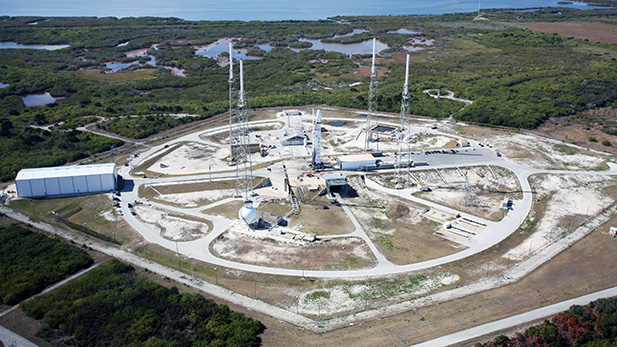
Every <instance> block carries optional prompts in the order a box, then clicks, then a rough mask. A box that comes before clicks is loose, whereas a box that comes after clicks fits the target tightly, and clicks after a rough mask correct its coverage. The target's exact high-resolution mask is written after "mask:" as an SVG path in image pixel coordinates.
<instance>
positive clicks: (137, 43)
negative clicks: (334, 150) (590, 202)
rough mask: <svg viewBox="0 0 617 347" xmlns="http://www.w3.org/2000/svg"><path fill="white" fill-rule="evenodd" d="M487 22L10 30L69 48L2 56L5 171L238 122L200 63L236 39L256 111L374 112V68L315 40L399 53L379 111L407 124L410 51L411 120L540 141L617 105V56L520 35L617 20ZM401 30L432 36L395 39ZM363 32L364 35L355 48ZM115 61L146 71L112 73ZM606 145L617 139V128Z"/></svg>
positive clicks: (394, 20) (595, 14)
mask: <svg viewBox="0 0 617 347" xmlns="http://www.w3.org/2000/svg"><path fill="white" fill-rule="evenodd" d="M474 15H475V14H470V13H469V14H446V15H441V16H383V17H382V16H379V17H337V18H332V19H329V20H319V21H279V22H262V21H252V22H240V21H212V22H209V21H185V20H182V19H178V18H152V17H144V18H122V19H117V18H113V17H106V18H94V17H88V18H86V17H64V18H39V17H5V18H4V20H3V21H0V42H17V43H20V44H65V45H69V47H68V48H63V49H58V50H49V51H48V50H34V49H0V83H2V84H3V86H4V88H0V135H1V136H0V144H1V145H2V146H3V148H9V149H10V151H11V153H12V155H11V156H4V157H2V158H0V179H1V180H3V181H6V180H10V179H12V178H13V177H14V175H15V174H16V172H17V171H18V170H19V169H21V168H25V167H36V166H49V165H62V164H64V163H67V162H73V161H75V160H78V159H82V158H86V157H88V156H92V155H94V154H95V153H99V152H102V151H106V150H108V149H109V148H110V146H111V145H114V146H119V145H121V144H122V142H121V141H119V140H112V139H110V138H103V137H101V136H99V135H95V134H92V133H88V132H83V131H81V130H77V128H79V127H81V126H84V125H86V124H92V123H95V122H98V123H97V126H98V127H99V128H101V129H103V130H106V131H109V132H113V133H116V134H119V135H122V136H126V137H131V138H139V139H141V138H146V137H148V136H151V135H154V134H157V133H159V132H161V131H164V130H167V129H170V128H173V127H175V126H178V125H181V124H185V123H186V122H191V121H197V120H200V119H205V118H208V117H211V116H213V115H216V114H220V113H223V112H225V111H226V110H227V109H228V107H229V102H228V78H227V74H228V67H227V66H223V65H224V64H220V61H218V60H217V59H215V58H211V57H208V56H205V55H198V54H196V49H197V48H198V47H203V46H205V45H208V44H212V43H214V42H215V41H217V40H218V39H221V38H225V37H230V38H235V39H234V40H235V47H236V48H238V49H239V48H246V49H248V50H249V52H248V54H252V55H253V56H256V57H257V58H258V59H250V60H245V61H244V63H245V81H246V83H245V85H246V94H247V98H248V102H247V104H248V107H249V110H250V109H255V108H263V107H274V106H303V105H321V104H325V105H332V106H341V107H350V108H357V109H366V108H367V107H368V106H367V104H368V100H367V99H368V82H369V77H368V76H366V75H365V74H364V75H363V74H359V73H358V70H359V69H360V68H362V67H367V66H368V65H369V64H370V56H369V55H361V54H343V53H339V52H329V51H325V50H313V49H292V48H294V47H296V48H298V47H307V46H308V45H307V44H306V41H299V40H300V39H302V38H305V39H322V40H323V41H324V42H342V43H353V42H360V41H363V40H366V39H370V38H372V37H375V38H377V39H378V40H379V41H380V42H382V43H384V44H387V45H388V47H389V48H387V49H386V50H384V51H382V52H381V53H380V55H379V57H378V59H377V67H378V69H379V70H380V71H383V73H384V74H383V76H380V77H379V78H378V79H377V88H376V98H377V99H376V103H375V106H376V108H377V110H378V111H383V112H394V113H397V112H400V103H401V92H402V83H403V81H402V80H403V76H404V55H405V54H406V53H407V52H409V53H410V55H411V61H412V63H411V76H410V83H411V84H410V94H411V100H410V112H411V113H412V114H415V115H420V116H427V117H435V118H443V117H448V116H453V117H454V118H455V119H458V120H461V121H466V122H470V123H478V124H484V125H488V126H507V127H514V128H524V129H533V128H535V127H537V126H539V125H541V124H542V123H543V122H545V121H547V120H548V119H550V118H552V117H564V116H572V115H578V114H581V113H582V112H584V111H586V110H588V109H592V108H602V107H613V108H614V107H616V106H617V88H616V87H617V48H616V47H615V46H614V45H609V44H603V43H598V42H590V41H589V40H581V39H576V38H573V37H562V36H559V35H556V34H548V33H540V32H533V31H531V30H528V29H525V28H523V27H521V26H519V25H518V24H520V23H524V22H531V21H545V22H552V21H583V22H592V23H603V24H617V23H616V22H617V19H616V18H617V16H616V15H617V10H615V9H611V8H606V9H594V10H576V9H571V8H554V9H551V8H549V9H540V10H537V11H528V12H525V11H522V12H521V11H514V10H487V11H486V13H485V17H486V18H487V19H488V20H486V21H474V20H473V17H474ZM34 22H36V23H37V24H36V25H31V24H32V23H34ZM401 28H404V29H411V30H413V31H415V32H417V33H418V34H414V35H410V34H409V35H408V34H399V33H394V32H393V30H398V29H401ZM355 29H361V30H363V31H362V32H358V33H356V34H354V35H350V34H352V33H353V30H355ZM335 35H339V36H336V37H335ZM340 35H349V36H342V37H341V36H340ZM414 37H419V38H423V39H427V40H432V41H431V42H432V43H433V44H432V45H431V46H428V47H424V49H417V48H419V47H420V46H421V45H416V46H415V47H412V42H413V41H414ZM258 45H269V46H270V48H271V49H270V50H269V51H267V52H266V51H265V50H263V49H262V48H260V47H259V46H258ZM420 48H422V47H420ZM137 49H142V50H144V52H145V54H147V55H148V56H150V57H153V59H155V61H156V66H153V65H151V64H147V63H146V62H147V61H148V58H146V57H143V56H142V57H129V56H127V52H131V51H133V50H137ZM226 55H227V53H223V54H222V56H223V57H225V56H226ZM109 62H121V63H134V65H131V66H129V67H127V68H125V69H124V70H122V71H120V72H112V71H110V69H109V68H108V65H107V63H109ZM171 67H175V68H180V69H183V71H184V74H185V77H181V76H176V75H173V74H172V72H171V71H170V70H169V68H171ZM357 82H361V83H360V84H358V83H357ZM351 85H353V86H351ZM428 88H442V89H448V90H451V91H454V92H455V93H456V96H457V97H462V98H466V99H469V100H473V101H474V103H473V104H472V105H470V106H469V107H466V108H465V109H463V110H461V108H462V106H463V105H462V104H461V103H459V102H456V101H451V100H447V99H439V100H437V99H434V98H432V97H429V96H428V95H426V94H425V93H423V90H424V89H428ZM40 92H48V93H50V94H51V95H52V96H53V97H58V98H60V99H57V100H56V101H55V102H54V103H51V104H47V105H44V106H31V107H26V106H25V104H24V102H23V101H22V96H24V95H26V94H30V93H40ZM178 114H184V115H187V114H188V115H190V116H185V117H177V116H176V115H178ZM606 132H607V133H608V134H614V133H617V129H613V128H611V127H607V129H606Z"/></svg>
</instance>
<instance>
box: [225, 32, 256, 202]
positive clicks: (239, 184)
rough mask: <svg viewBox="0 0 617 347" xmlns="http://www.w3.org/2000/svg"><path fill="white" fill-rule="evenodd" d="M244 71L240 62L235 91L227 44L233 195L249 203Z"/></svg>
mask: <svg viewBox="0 0 617 347" xmlns="http://www.w3.org/2000/svg"><path fill="white" fill-rule="evenodd" d="M249 134H250V132H249V126H248V112H247V107H246V95H245V94H244V71H243V64H242V60H240V91H239V92H237V93H236V91H235V80H234V75H233V56H232V44H231V43H229V146H230V154H231V160H232V162H234V163H235V164H236V191H235V195H236V196H239V197H243V198H244V199H245V201H249V199H250V197H251V196H252V195H253V167H252V165H251V152H250V136H249Z"/></svg>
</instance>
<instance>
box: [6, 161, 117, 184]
mask: <svg viewBox="0 0 617 347" xmlns="http://www.w3.org/2000/svg"><path fill="white" fill-rule="evenodd" d="M101 174H116V164H111V163H110V164H92V165H76V166H54V167H40V168H34V169H23V170H20V171H19V172H18V173H17V177H15V180H32V179H42V178H51V177H72V176H90V175H101Z"/></svg>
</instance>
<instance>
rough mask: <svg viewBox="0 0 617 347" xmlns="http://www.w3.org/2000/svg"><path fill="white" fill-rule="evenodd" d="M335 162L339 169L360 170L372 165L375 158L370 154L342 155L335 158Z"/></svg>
mask: <svg viewBox="0 0 617 347" xmlns="http://www.w3.org/2000/svg"><path fill="white" fill-rule="evenodd" d="M336 162H337V164H338V166H339V168H340V169H341V170H361V169H363V168H365V167H367V166H374V165H375V164H376V163H377V159H375V157H374V156H373V155H372V154H370V153H366V154H355V155H343V156H340V157H337V158H336Z"/></svg>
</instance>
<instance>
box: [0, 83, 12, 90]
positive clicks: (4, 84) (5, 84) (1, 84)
mask: <svg viewBox="0 0 617 347" xmlns="http://www.w3.org/2000/svg"><path fill="white" fill-rule="evenodd" d="M8 86H10V84H7V83H1V82H0V89H2V88H6V87H8Z"/></svg>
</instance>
